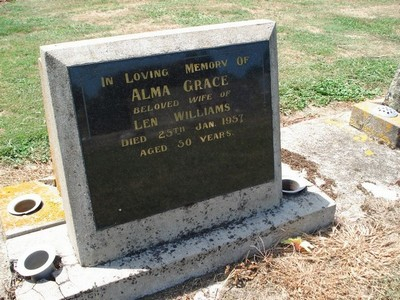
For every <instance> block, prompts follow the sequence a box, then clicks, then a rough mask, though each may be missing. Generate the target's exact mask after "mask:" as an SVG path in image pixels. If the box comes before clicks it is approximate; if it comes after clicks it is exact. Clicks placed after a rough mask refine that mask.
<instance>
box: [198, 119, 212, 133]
mask: <svg viewBox="0 0 400 300" xmlns="http://www.w3.org/2000/svg"><path fill="white" fill-rule="evenodd" d="M215 126H216V125H215V122H214V121H209V122H203V123H198V124H197V125H196V127H195V129H196V130H197V131H198V130H202V129H209V128H214V127H215Z"/></svg>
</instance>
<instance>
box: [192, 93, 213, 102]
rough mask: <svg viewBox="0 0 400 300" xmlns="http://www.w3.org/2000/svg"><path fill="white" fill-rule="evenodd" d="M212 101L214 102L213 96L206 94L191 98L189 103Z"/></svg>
mask: <svg viewBox="0 0 400 300" xmlns="http://www.w3.org/2000/svg"><path fill="white" fill-rule="evenodd" d="M206 100H207V101H211V100H212V94H204V95H200V96H193V97H189V103H197V102H203V101H206Z"/></svg>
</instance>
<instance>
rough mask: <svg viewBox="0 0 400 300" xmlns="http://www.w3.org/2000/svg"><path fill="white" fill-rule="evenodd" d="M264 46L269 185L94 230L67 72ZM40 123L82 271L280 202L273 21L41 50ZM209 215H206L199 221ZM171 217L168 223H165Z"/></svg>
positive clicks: (109, 39)
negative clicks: (270, 158)
mask: <svg viewBox="0 0 400 300" xmlns="http://www.w3.org/2000/svg"><path fill="white" fill-rule="evenodd" d="M262 41H268V42H269V51H270V53H269V55H270V66H271V97H272V99H271V101H272V104H271V105H272V116H273V120H272V124H273V141H272V142H273V149H274V170H275V177H274V180H273V181H271V182H268V183H264V184H261V185H259V186H254V187H250V188H247V189H243V190H239V191H235V192H233V193H230V194H227V195H222V196H218V197H215V198H212V199H209V200H206V201H203V202H199V203H197V204H195V205H193V206H191V207H184V208H178V209H174V210H171V211H167V212H164V213H162V214H158V215H154V216H151V217H148V218H145V219H141V220H136V221H132V222H129V223H125V224H122V225H118V226H115V227H111V228H107V229H104V230H96V227H95V224H94V218H93V212H92V209H91V201H90V195H89V189H88V184H87V179H86V174H85V167H84V161H83V158H82V157H83V156H82V149H81V145H80V139H79V134H78V127H77V121H76V116H75V110H74V106H73V97H72V93H71V87H70V83H69V82H70V80H69V76H68V69H67V68H68V67H71V66H76V65H83V64H88V63H99V62H106V61H115V60H122V59H127V58H137V57H144V56H151V55H158V54H165V53H174V52H181V51H190V50H195V49H206V48H216V47H222V46H227V45H236V44H244V43H251V42H262ZM40 67H41V76H42V88H43V94H44V105H45V111H46V120H47V125H48V130H49V139H50V145H51V153H52V159H53V163H54V169H55V173H56V179H57V184H58V186H59V187H60V190H61V195H62V198H63V203H64V209H65V214H66V222H67V229H68V235H69V238H70V240H71V243H72V245H73V248H74V249H75V252H76V254H77V257H78V259H79V261H80V263H81V264H82V265H83V266H93V265H97V264H99V263H102V262H106V261H109V260H112V259H116V258H118V257H122V256H124V255H127V254H129V253H131V252H135V251H141V250H143V249H146V248H148V247H152V246H155V245H157V244H161V243H165V242H169V241H173V240H175V239H177V238H180V237H184V236H187V235H189V234H191V233H196V232H201V231H204V230H207V229H211V228H212V227H218V226H221V225H222V224H226V223H228V222H233V221H239V220H242V219H244V218H247V217H250V216H252V215H254V214H256V213H257V212H260V211H266V210H268V209H271V208H272V207H274V206H277V205H279V204H280V199H281V165H280V123H279V99H278V63H277V49H276V29H275V22H273V21H269V20H255V21H245V22H236V23H227V24H220V25H210V26H200V27H194V28H185V29H176V30H167V31H161V32H151V33H142V34H134V35H125V36H116V37H110V38H100V39H93V40H85V41H78V42H69V43H63V44H55V45H48V46H42V47H41V48H40ZM206 215H207V218H205V216H206ZM171 220H174V222H173V223H171Z"/></svg>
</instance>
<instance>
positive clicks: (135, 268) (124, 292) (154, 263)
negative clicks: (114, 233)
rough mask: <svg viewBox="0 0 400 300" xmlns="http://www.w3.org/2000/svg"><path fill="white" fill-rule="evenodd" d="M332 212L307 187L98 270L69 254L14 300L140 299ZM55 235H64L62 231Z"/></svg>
mask: <svg viewBox="0 0 400 300" xmlns="http://www.w3.org/2000/svg"><path fill="white" fill-rule="evenodd" d="M335 210H336V204H335V203H334V202H333V200H331V199H330V198H329V197H328V196H326V195H325V194H324V193H322V192H321V191H319V190H318V189H317V188H315V187H311V188H309V190H308V191H307V192H303V193H301V194H299V195H296V196H286V197H284V198H283V201H282V204H281V205H280V206H279V207H276V208H275V209H273V210H270V211H268V212H266V213H260V214H258V215H257V216H256V217H252V218H248V219H246V220H244V221H243V222H241V223H238V224H232V225H229V226H227V227H226V228H219V229H217V230H214V231H212V232H208V233H205V234H202V235H198V236H196V237H193V238H191V239H188V240H183V241H181V242H180V243H176V242H175V243H170V244H166V245H164V246H162V247H158V248H155V249H151V250H148V251H145V252H143V253H140V254H137V255H133V256H129V257H124V258H122V259H118V260H114V261H112V262H110V263H107V264H104V265H100V266H97V267H88V268H84V267H81V266H80V265H79V264H77V262H76V261H75V262H74V260H72V262H71V263H69V262H68V261H71V260H70V258H69V259H68V255H69V256H70V253H67V254H66V257H65V258H67V259H66V260H64V257H63V263H64V267H63V269H62V271H61V272H58V273H56V274H55V275H57V277H56V282H50V281H44V282H40V283H37V284H36V285H35V284H32V283H29V282H27V281H26V282H24V285H22V286H21V287H20V288H19V289H17V299H28V298H29V297H31V299H32V297H38V295H41V296H42V297H43V299H49V297H53V298H52V299H57V295H59V296H58V297H59V299H93V298H96V299H136V298H140V297H142V296H145V295H149V294H153V293H156V292H158V291H161V290H164V289H166V288H168V287H171V286H174V285H177V284H180V283H182V282H184V281H186V280H188V279H190V278H193V277H196V276H201V275H204V274H207V273H210V272H212V271H214V270H216V269H217V268H218V267H221V266H224V265H227V264H229V263H232V262H234V261H240V260H242V259H243V258H244V257H245V256H246V254H248V253H249V252H251V251H257V247H258V249H260V250H263V249H266V248H268V247H271V246H273V245H274V244H275V243H276V242H278V241H280V240H282V239H284V238H287V237H291V236H295V235H297V234H300V233H304V232H307V233H310V232H313V231H316V230H318V229H320V228H323V227H326V226H329V225H330V224H331V223H332V222H333V220H334V214H335ZM58 231H59V233H58V234H63V235H65V234H66V233H65V228H63V226H60V228H59V230H58ZM42 234H46V231H45V230H44V231H43V232H42ZM261 241H262V242H261ZM21 242H23V239H22V238H21V240H20V242H19V243H21ZM14 245H15V246H16V245H17V244H14ZM60 255H61V256H63V254H62V253H60ZM44 286H46V288H44ZM35 299H40V298H35Z"/></svg>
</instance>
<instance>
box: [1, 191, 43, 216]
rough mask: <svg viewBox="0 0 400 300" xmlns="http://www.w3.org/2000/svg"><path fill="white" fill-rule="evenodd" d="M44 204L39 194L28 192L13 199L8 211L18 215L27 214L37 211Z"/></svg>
mask: <svg viewBox="0 0 400 300" xmlns="http://www.w3.org/2000/svg"><path fill="white" fill-rule="evenodd" d="M41 204H42V198H41V197H40V196H39V195H37V194H26V195H22V196H19V197H17V198H15V199H14V200H12V201H11V202H10V203H9V204H8V206H7V211H8V212H9V213H10V214H12V215H16V216H21V215H27V214H30V213H33V212H35V211H36V210H38V209H39V207H40V205H41Z"/></svg>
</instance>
